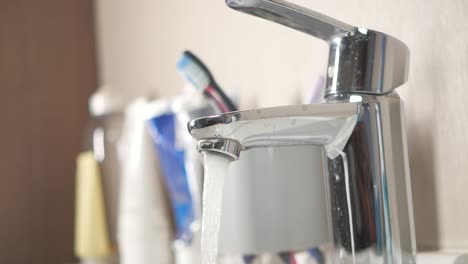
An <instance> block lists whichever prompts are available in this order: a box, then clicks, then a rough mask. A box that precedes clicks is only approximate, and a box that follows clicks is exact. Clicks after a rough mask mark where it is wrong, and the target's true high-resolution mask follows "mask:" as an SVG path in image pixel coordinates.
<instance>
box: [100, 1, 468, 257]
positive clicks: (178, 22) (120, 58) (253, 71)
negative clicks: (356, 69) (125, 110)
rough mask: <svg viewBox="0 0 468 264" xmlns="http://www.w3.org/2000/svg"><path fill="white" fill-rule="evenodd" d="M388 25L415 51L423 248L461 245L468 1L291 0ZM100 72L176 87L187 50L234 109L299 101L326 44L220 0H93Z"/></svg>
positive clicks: (413, 93) (413, 153) (467, 155)
mask: <svg viewBox="0 0 468 264" xmlns="http://www.w3.org/2000/svg"><path fill="white" fill-rule="evenodd" d="M294 2H295V3H299V4H302V5H304V6H307V7H309V8H312V9H314V10H316V11H319V12H323V13H325V14H327V15H330V16H333V17H335V18H337V19H340V20H343V21H345V22H348V23H351V24H355V25H359V26H363V27H368V28H372V29H376V30H379V31H383V32H387V33H389V34H392V35H394V36H396V37H397V38H399V39H401V40H403V41H404V42H405V43H406V44H407V45H408V46H409V47H410V50H411V69H410V81H409V82H408V84H406V85H404V86H403V87H401V89H399V93H400V94H401V95H402V97H403V99H404V100H405V101H406V115H407V127H408V141H409V150H410V159H411V172H412V181H413V190H414V200H415V201H414V204H415V212H416V225H417V235H418V240H419V242H418V243H419V246H420V247H425V248H427V247H435V246H437V245H439V246H441V247H443V248H465V249H466V248H468V224H467V223H468V206H467V205H468V191H467V190H466V189H467V188H468V175H467V173H466V170H467V169H468V136H467V133H466V131H468V106H467V105H466V104H465V100H466V98H467V97H468V89H467V88H466V87H465V86H466V83H467V82H468V12H466V11H467V10H468V2H467V1H463V0H452V1H444V0H328V1H318V0H300V1H299V0H296V1H294ZM96 14H97V21H98V23H97V27H98V41H99V43H98V46H99V56H100V71H101V72H100V76H101V81H102V83H106V84H111V85H114V87H115V89H118V90H119V91H121V92H122V93H125V94H127V95H128V96H129V97H132V96H135V95H138V94H146V93H153V94H154V93H156V94H157V95H159V96H169V95H175V94H177V93H178V92H179V91H180V90H181V87H182V80H181V77H180V76H179V75H178V74H177V72H176V71H175V63H176V61H177V59H178V58H179V56H180V54H181V52H182V51H183V50H184V49H186V48H190V49H191V50H193V51H194V52H196V53H197V54H199V55H200V56H201V57H202V58H203V59H204V60H205V61H206V62H208V64H209V66H210V67H211V69H212V70H213V72H214V74H215V76H216V77H217V79H218V80H219V82H220V83H221V84H222V86H224V87H226V89H228V90H230V91H233V92H237V93H239V95H240V97H241V105H242V108H248V107H253V106H261V107H264V106H274V105H284V104H291V103H298V102H300V100H302V99H301V98H303V97H304V95H305V94H307V90H308V89H309V88H310V87H312V86H313V85H314V82H315V80H316V79H317V78H318V76H319V75H321V74H324V73H325V64H326V58H327V46H326V45H325V43H322V42H320V41H318V40H315V39H313V38H311V37H309V36H307V35H304V34H302V33H299V32H295V31H293V30H290V29H286V28H284V27H281V26H278V25H275V24H272V23H270V22H266V21H262V20H260V19H257V18H254V17H250V16H246V15H244V14H240V13H237V12H234V11H232V10H230V9H228V8H227V7H225V5H224V1H223V0H197V1H193V0H170V1H169V0H167V1H162V0H152V1H151V0H138V1H130V0H126V1H125V0H114V1H110V0H97V2H96Z"/></svg>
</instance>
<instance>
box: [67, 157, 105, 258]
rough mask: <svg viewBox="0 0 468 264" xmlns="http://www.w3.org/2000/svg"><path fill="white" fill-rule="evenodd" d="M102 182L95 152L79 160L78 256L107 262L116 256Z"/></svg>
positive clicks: (76, 238)
mask: <svg viewBox="0 0 468 264" xmlns="http://www.w3.org/2000/svg"><path fill="white" fill-rule="evenodd" d="M105 212H106V211H105V205H104V196H103V191H102V180H101V175H100V171H99V167H98V163H97V162H96V160H95V158H94V154H93V152H91V151H88V152H83V153H81V154H79V155H78V157H77V161H76V215H75V221H76V222H75V254H76V256H77V257H79V258H80V259H82V260H84V259H103V258H106V257H109V256H110V255H111V253H112V249H111V244H110V240H109V234H108V228H107V221H106V213H105Z"/></svg>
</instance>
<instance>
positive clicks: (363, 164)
mask: <svg viewBox="0 0 468 264" xmlns="http://www.w3.org/2000/svg"><path fill="white" fill-rule="evenodd" d="M403 114H404V112H403V104H402V101H401V100H400V99H399V97H398V95H397V94H396V93H391V94H386V95H381V96H374V95H357V94H353V95H350V94H347V95H330V96H328V97H327V103H324V104H318V105H302V106H286V107H274V108H266V109H256V110H247V111H239V112H232V113H227V114H223V115H219V116H212V117H206V118H200V119H196V120H193V121H191V122H190V123H189V131H190V133H191V134H192V136H194V137H195V138H196V139H197V140H199V145H198V148H199V150H200V151H212V152H216V153H218V154H220V155H224V156H225V157H226V158H228V159H231V160H237V159H238V157H239V156H240V155H242V151H244V150H247V149H251V148H262V147H274V146H278V147H279V146H296V145H307V144H309V145H317V146H322V147H323V150H324V156H323V157H324V158H323V161H324V168H325V169H324V175H323V176H324V179H325V183H326V184H325V186H326V192H325V193H326V196H327V207H328V219H329V224H330V225H329V227H330V238H331V242H332V248H333V254H332V255H333V260H334V263H386V264H397V263H398V264H400V263H401V264H403V263H404V264H411V263H416V262H415V254H416V245H415V232H414V223H413V222H414V221H413V211H412V210H413V208H412V198H411V182H410V177H409V165H408V156H407V149H406V137H405V127H404V122H403ZM226 146H228V147H226ZM305 202H306V201H305ZM313 225H314V223H310V226H309V227H298V228H302V229H305V228H314V226H313ZM311 246H316V245H311ZM285 250H287V249H285Z"/></svg>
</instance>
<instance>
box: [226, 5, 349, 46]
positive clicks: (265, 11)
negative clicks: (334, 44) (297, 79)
mask: <svg viewBox="0 0 468 264" xmlns="http://www.w3.org/2000/svg"><path fill="white" fill-rule="evenodd" d="M226 4H227V5H228V6H229V7H231V8H233V9H235V10H238V11H241V12H244V13H247V14H251V15H254V16H257V17H261V18H264V19H267V20H270V21H274V22H276V23H279V24H282V25H285V26H287V27H290V28H293V29H296V30H298V31H301V32H304V33H307V34H309V35H312V36H314V37H316V38H319V39H323V40H325V41H331V40H332V39H333V38H334V37H336V36H343V35H348V34H353V33H354V31H356V28H355V27H353V26H351V25H348V24H346V23H344V22H341V21H338V20H336V19H334V18H331V17H328V16H325V15H323V14H320V13H318V12H315V11H313V10H310V9H307V8H304V7H302V6H298V5H295V4H293V3H290V2H286V1H283V0H226Z"/></svg>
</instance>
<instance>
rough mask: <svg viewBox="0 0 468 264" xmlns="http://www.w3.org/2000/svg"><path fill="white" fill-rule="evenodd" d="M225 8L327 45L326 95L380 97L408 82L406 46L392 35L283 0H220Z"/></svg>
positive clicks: (407, 51) (407, 52)
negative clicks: (294, 30)
mask: <svg viewBox="0 0 468 264" xmlns="http://www.w3.org/2000/svg"><path fill="white" fill-rule="evenodd" d="M226 4H227V5H228V6H229V7H231V8H233V9H235V10H238V11H241V12H243V13H247V14H251V15H254V16H257V17H261V18H264V19H267V20H270V21H273V22H276V23H279V24H282V25H285V26H287V27H290V28H293V29H296V30H299V31H301V32H304V33H307V34H309V35H312V36H314V37H317V38H319V39H322V40H325V41H327V42H328V44H329V46H330V54H329V59H328V71H327V85H326V91H325V95H326V96H328V95H335V94H342V93H347V94H350V93H351V94H353V93H355V94H372V95H380V94H386V93H389V92H391V91H392V90H393V89H395V88H396V87H398V86H400V85H402V84H404V83H405V82H406V81H407V80H408V68H409V66H408V61H409V50H408V47H407V46H406V45H405V44H404V43H403V42H401V41H399V40H398V39H396V38H394V37H392V36H389V35H387V34H384V33H382V32H378V31H374V30H369V29H365V28H357V27H353V26H351V25H348V24H346V23H344V22H341V21H338V20H336V19H333V18H331V17H327V16H325V15H322V14H320V13H317V12H315V11H312V10H309V9H307V8H304V7H301V6H298V5H295V4H292V3H289V2H287V1H284V0H226Z"/></svg>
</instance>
